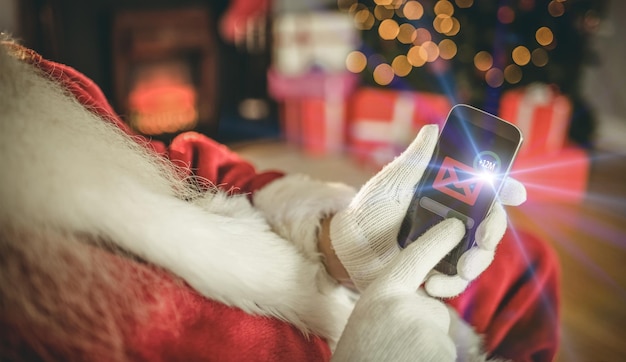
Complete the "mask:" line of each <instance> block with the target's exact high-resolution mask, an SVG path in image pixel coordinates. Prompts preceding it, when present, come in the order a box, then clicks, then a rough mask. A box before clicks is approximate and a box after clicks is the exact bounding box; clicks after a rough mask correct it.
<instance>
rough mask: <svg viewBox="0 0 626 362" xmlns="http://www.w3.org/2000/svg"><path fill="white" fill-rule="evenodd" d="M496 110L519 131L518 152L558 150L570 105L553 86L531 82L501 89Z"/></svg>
mask: <svg viewBox="0 0 626 362" xmlns="http://www.w3.org/2000/svg"><path fill="white" fill-rule="evenodd" d="M499 113H500V117H501V118H503V119H505V120H507V121H509V122H511V123H513V124H515V125H516V126H517V127H519V128H520V130H521V131H522V134H523V136H524V143H523V144H522V148H521V149H520V151H519V152H520V154H521V155H522V154H533V155H539V154H541V155H544V154H550V153H558V152H559V151H560V150H561V149H562V148H563V147H564V145H565V144H566V142H567V134H568V128H569V124H570V121H571V115H572V105H571V102H570V100H569V99H568V98H567V97H566V96H564V95H562V94H560V93H559V92H558V90H557V89H556V88H554V87H551V86H548V85H545V84H532V85H530V86H528V87H525V88H521V89H516V90H511V91H508V92H505V93H504V94H503V95H502V98H501V100H500V112H499Z"/></svg>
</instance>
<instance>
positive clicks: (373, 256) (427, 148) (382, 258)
mask: <svg viewBox="0 0 626 362" xmlns="http://www.w3.org/2000/svg"><path fill="white" fill-rule="evenodd" d="M437 137H438V127H437V126H436V125H429V126H424V127H423V128H422V129H421V130H420V132H419V134H418V135H417V137H416V138H415V140H414V141H413V142H412V143H411V144H410V145H409V147H408V148H407V149H406V150H405V151H404V152H403V153H402V154H401V155H400V156H398V157H397V158H396V159H395V160H393V161H392V162H391V163H389V164H388V165H386V166H385V167H384V168H383V169H382V170H381V171H380V172H378V174H376V175H375V176H374V177H373V178H371V179H370V180H369V181H368V182H367V183H366V184H365V185H363V187H362V188H361V189H360V190H359V192H358V193H357V195H356V196H355V197H354V198H353V199H352V202H351V203H350V205H349V206H348V207H347V208H346V209H345V210H342V211H341V212H339V213H337V214H336V215H335V216H334V217H333V219H332V221H331V224H330V238H331V241H332V245H333V248H334V250H335V253H336V254H337V257H338V258H339V260H341V263H342V264H343V266H344V268H345V269H346V271H347V272H348V274H350V277H351V279H352V282H353V283H354V285H355V286H356V287H357V288H358V289H359V290H361V291H362V290H365V288H367V286H368V285H369V284H370V283H371V282H372V281H373V280H374V279H375V278H376V277H377V276H378V275H379V274H380V271H381V270H382V269H384V268H385V267H386V266H387V265H388V264H389V262H390V261H391V260H393V259H394V258H395V257H396V255H397V254H398V253H399V252H400V247H399V245H398V242H397V237H398V231H399V230H400V224H401V223H402V219H403V218H404V214H405V213H406V210H407V208H408V206H409V203H410V202H411V198H412V196H413V191H414V188H415V185H416V184H417V183H418V181H419V180H420V178H421V177H422V174H423V173H424V170H425V169H426V167H427V166H428V163H429V162H430V159H431V157H432V154H433V150H434V148H435V144H436V143H437Z"/></svg>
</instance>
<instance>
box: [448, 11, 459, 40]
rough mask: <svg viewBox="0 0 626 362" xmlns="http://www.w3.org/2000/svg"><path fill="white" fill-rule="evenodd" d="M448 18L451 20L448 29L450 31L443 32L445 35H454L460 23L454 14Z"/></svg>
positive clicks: (457, 31)
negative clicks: (450, 25)
mask: <svg viewBox="0 0 626 362" xmlns="http://www.w3.org/2000/svg"><path fill="white" fill-rule="evenodd" d="M450 19H451V20H452V28H451V29H450V31H448V32H446V33H445V34H446V35H447V36H455V35H457V34H458V33H459V31H460V30H461V23H459V20H458V19H457V18H455V17H454V16H453V17H451V18H450Z"/></svg>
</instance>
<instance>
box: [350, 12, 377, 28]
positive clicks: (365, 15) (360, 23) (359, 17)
mask: <svg viewBox="0 0 626 362" xmlns="http://www.w3.org/2000/svg"><path fill="white" fill-rule="evenodd" d="M354 22H355V24H356V27H357V29H359V30H369V29H371V28H372V27H373V26H374V22H375V19H374V15H372V13H371V12H370V11H369V10H368V9H361V10H359V11H357V12H356V14H354Z"/></svg>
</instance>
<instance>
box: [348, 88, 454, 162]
mask: <svg viewBox="0 0 626 362" xmlns="http://www.w3.org/2000/svg"><path fill="white" fill-rule="evenodd" d="M451 108H452V105H451V103H450V101H449V100H448V99H447V98H446V97H445V96H443V95H439V94H431V93H421V92H412V91H411V92H410V91H396V90H387V89H378V88H361V89H359V90H357V91H356V92H355V93H354V94H353V96H352V97H351V99H350V104H349V111H348V150H349V153H350V154H351V155H352V156H354V158H355V159H356V160H357V161H358V162H359V163H361V164H363V165H365V166H367V167H371V168H373V169H379V168H380V167H382V166H384V165H385V164H387V163H388V162H390V161H391V160H393V158H394V157H396V156H397V155H399V154H400V153H401V152H402V151H404V150H405V149H406V147H407V146H408V145H409V144H410V143H411V141H412V140H413V139H414V138H415V136H416V135H417V133H418V132H419V130H420V128H421V127H422V126H424V125H426V124H438V125H439V126H440V127H441V126H442V125H443V123H444V122H445V119H446V116H447V115H448V113H449V112H450V109H451Z"/></svg>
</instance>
